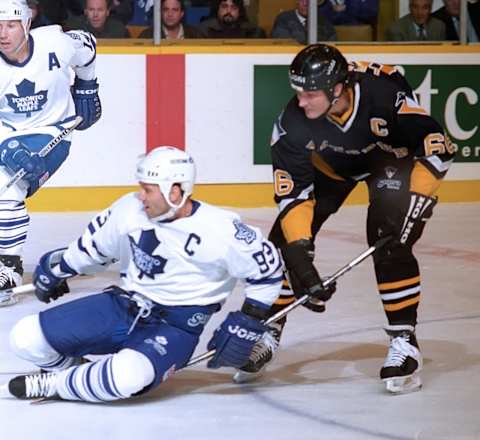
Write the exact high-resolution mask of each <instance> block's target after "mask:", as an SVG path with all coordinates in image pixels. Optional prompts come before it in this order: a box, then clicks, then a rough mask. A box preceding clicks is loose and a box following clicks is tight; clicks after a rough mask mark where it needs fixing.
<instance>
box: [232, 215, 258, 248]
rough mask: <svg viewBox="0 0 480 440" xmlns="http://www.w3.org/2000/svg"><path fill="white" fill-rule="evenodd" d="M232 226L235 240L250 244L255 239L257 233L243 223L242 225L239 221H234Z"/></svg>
mask: <svg viewBox="0 0 480 440" xmlns="http://www.w3.org/2000/svg"><path fill="white" fill-rule="evenodd" d="M233 226H235V230H236V232H235V238H236V239H237V240H239V241H244V242H245V243H247V244H252V243H253V242H254V241H255V239H256V238H257V233H256V232H255V231H254V230H253V229H252V228H250V227H249V226H247V225H246V224H245V223H242V222H241V221H239V220H234V221H233Z"/></svg>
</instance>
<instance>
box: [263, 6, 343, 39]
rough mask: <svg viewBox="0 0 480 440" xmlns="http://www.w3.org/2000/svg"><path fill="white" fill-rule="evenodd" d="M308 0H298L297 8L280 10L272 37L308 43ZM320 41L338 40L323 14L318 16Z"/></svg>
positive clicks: (274, 23) (318, 36)
mask: <svg viewBox="0 0 480 440" xmlns="http://www.w3.org/2000/svg"><path fill="white" fill-rule="evenodd" d="M307 16H308V0H297V8H296V9H291V10H288V11H283V12H280V14H278V15H277V16H276V17H275V21H274V22H273V28H272V38H293V39H294V40H297V42H299V43H300V44H307ZM317 38H318V41H333V40H336V34H335V29H334V27H333V26H332V24H331V23H330V22H329V21H328V20H326V19H325V18H324V17H323V16H322V15H320V14H318V16H317Z"/></svg>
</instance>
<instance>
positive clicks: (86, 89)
mask: <svg viewBox="0 0 480 440" xmlns="http://www.w3.org/2000/svg"><path fill="white" fill-rule="evenodd" d="M72 97H73V102H74V103H75V113H76V114H77V116H81V117H82V118H83V121H82V123H81V124H80V125H79V126H78V127H77V130H86V129H87V128H88V127H91V126H92V125H93V124H95V122H97V121H98V120H99V119H100V116H102V103H101V102H100V97H99V96H98V83H97V80H96V79H91V80H84V79H80V78H78V77H75V82H74V83H73V86H72Z"/></svg>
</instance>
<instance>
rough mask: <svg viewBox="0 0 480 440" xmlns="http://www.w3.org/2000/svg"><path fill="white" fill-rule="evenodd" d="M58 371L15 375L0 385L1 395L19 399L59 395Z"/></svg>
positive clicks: (45, 397)
mask: <svg viewBox="0 0 480 440" xmlns="http://www.w3.org/2000/svg"><path fill="white" fill-rule="evenodd" d="M56 380H57V374H56V373H40V374H29V375H21V376H17V377H14V378H13V379H11V380H10V381H9V382H8V383H6V384H4V385H2V386H0V397H2V398H8V397H16V398H17V399H24V400H28V399H52V398H55V397H56V396H57V387H56Z"/></svg>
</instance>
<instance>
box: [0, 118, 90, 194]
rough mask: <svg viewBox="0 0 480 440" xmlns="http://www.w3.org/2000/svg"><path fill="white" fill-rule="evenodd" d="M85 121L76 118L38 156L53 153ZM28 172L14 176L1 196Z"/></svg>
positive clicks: (1, 190)
mask: <svg viewBox="0 0 480 440" xmlns="http://www.w3.org/2000/svg"><path fill="white" fill-rule="evenodd" d="M82 121H83V118H82V117H81V116H77V117H75V120H74V122H73V125H72V126H70V127H68V128H64V129H63V130H62V131H61V132H60V133H59V134H58V135H57V136H55V137H54V138H53V139H52V140H51V141H50V142H49V143H48V144H47V145H45V146H44V147H43V148H42V149H41V150H40V152H39V153H38V155H39V156H40V157H45V156H46V155H47V154H48V153H50V151H52V150H53V149H54V148H55V147H56V146H57V145H58V144H59V143H60V142H61V141H63V139H65V138H66V137H67V136H68V135H69V134H70V133H71V132H72V131H73V130H75V129H76V128H77V127H78V126H79V125H80V124H81V123H82ZM25 174H27V172H26V171H25V169H24V168H21V169H19V170H18V171H17V172H16V173H15V174H14V175H13V176H12V178H11V179H10V180H9V181H8V182H7V183H6V184H5V185H4V186H3V187H2V188H0V196H1V195H2V194H3V193H4V192H6V191H8V190H9V189H10V188H11V187H12V186H13V185H15V184H16V183H17V182H18V181H19V180H20V179H21V178H22V177H24V176H25Z"/></svg>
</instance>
